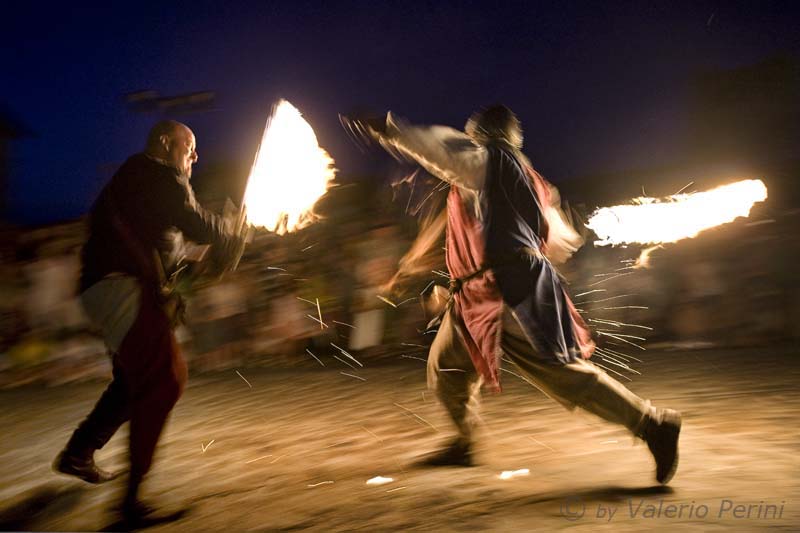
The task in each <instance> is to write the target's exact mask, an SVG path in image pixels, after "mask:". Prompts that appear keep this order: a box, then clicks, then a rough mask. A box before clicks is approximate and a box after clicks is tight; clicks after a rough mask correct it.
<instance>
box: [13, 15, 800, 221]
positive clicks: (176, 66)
mask: <svg viewBox="0 0 800 533" xmlns="http://www.w3.org/2000/svg"><path fill="white" fill-rule="evenodd" d="M15 4H21V3H15ZM2 9H3V12H2V14H1V15H0V20H2V23H0V24H2V31H0V65H2V69H3V70H2V83H0V106H2V107H5V108H6V109H7V110H9V111H10V112H11V113H12V114H13V115H14V116H15V117H16V118H18V119H19V120H20V121H22V122H23V123H24V124H25V125H26V126H27V127H28V128H29V129H31V130H32V131H33V132H34V133H35V136H34V137H29V138H25V139H22V140H20V141H17V142H15V143H14V145H13V152H12V158H13V160H12V163H13V165H12V181H11V201H12V208H13V213H14V216H15V218H16V219H17V220H20V221H27V222H42V221H47V220H57V219H63V218H68V217H72V216H77V215H79V214H81V213H83V212H85V210H86V209H87V208H88V206H89V205H90V203H91V201H92V199H93V197H94V195H95V194H96V192H97V191H98V190H99V188H100V186H102V183H103V182H104V181H105V180H107V179H108V178H109V177H110V175H111V174H112V173H113V171H114V170H115V168H116V166H118V165H119V164H120V163H121V162H122V161H123V160H124V159H125V158H126V157H127V156H128V155H130V154H131V153H134V152H136V151H138V150H139V149H140V148H141V145H142V143H143V139H144V137H145V135H146V132H147V130H148V129H149V127H150V126H151V125H152V123H153V122H154V121H155V120H156V119H157V118H159V117H158V116H156V115H144V114H136V113H133V112H131V111H130V110H129V109H128V108H127V107H126V104H125V101H124V95H125V94H127V93H130V92H134V91H138V90H144V89H151V90H155V91H158V92H159V93H160V94H161V95H166V96H169V95H173V94H180V93H186V92H192V91H200V90H211V91H215V92H216V94H217V101H216V109H215V110H213V111H209V112H205V113H196V114H190V115H179V116H175V117H174V118H178V119H179V120H183V121H185V122H187V123H188V124H189V125H190V126H191V127H192V128H193V129H194V130H195V132H196V133H197V137H198V151H199V154H200V163H199V165H198V169H197V170H198V172H202V169H203V166H204V165H206V164H208V163H209V162H214V161H231V160H246V161H248V162H249V160H250V159H251V158H252V157H253V153H254V151H255V148H256V143H257V141H258V138H259V136H260V133H261V132H260V130H261V128H263V124H264V120H265V118H266V114H267V112H268V110H269V107H270V104H271V103H272V102H273V101H274V100H275V99H276V98H277V97H285V98H287V99H289V100H290V101H292V102H293V103H294V104H295V105H296V106H297V107H299V108H300V110H301V111H303V112H304V114H305V115H306V117H307V118H308V120H309V121H310V122H311V123H312V125H313V126H314V128H315V130H316V131H317V134H318V137H319V139H320V142H321V144H322V145H323V146H325V147H326V148H327V149H328V151H329V152H330V153H331V154H332V155H333V157H334V158H335V159H336V161H337V166H338V167H339V168H340V171H341V172H342V173H345V174H355V173H358V172H362V171H363V169H364V168H366V167H365V165H367V164H368V162H367V161H365V160H366V159H369V156H366V157H365V156H363V155H361V154H359V153H358V152H357V151H356V150H355V149H354V148H353V147H352V145H351V144H350V142H349V141H348V140H347V139H346V137H345V136H344V134H343V132H342V131H341V130H340V128H339V126H338V121H337V113H340V112H341V113H350V112H353V111H354V110H361V111H363V110H371V111H376V112H382V111H385V110H388V109H391V110H393V111H396V112H397V113H399V114H401V115H405V116H407V117H409V118H411V119H412V120H415V121H422V122H437V123H445V124H450V125H454V126H462V125H463V123H464V121H465V120H466V118H467V117H468V115H469V114H470V113H471V111H472V110H473V109H475V108H476V107H479V106H480V105H483V104H486V103H493V102H503V103H505V104H507V105H509V106H510V107H512V108H513V109H515V110H516V111H517V112H518V114H519V115H520V118H521V119H522V121H523V126H524V127H525V131H526V152H527V153H528V154H529V155H530V156H531V158H532V159H533V161H534V163H535V164H536V165H537V166H538V167H539V169H540V170H541V171H543V173H544V174H546V175H547V176H549V177H551V179H553V180H554V181H556V182H559V181H561V180H567V179H570V178H573V177H575V176H580V175H582V174H586V173H591V172H601V171H614V170H622V169H626V168H632V167H637V166H642V165H646V164H664V163H666V162H668V161H669V160H670V158H671V157H672V156H673V154H674V151H675V150H676V149H677V148H676V147H677V146H678V145H679V144H680V138H681V133H682V128H683V127H684V124H685V120H686V116H685V110H686V89H687V83H688V82H689V80H690V79H691V78H692V76H694V75H695V74H696V73H698V72H699V71H703V70H706V69H719V68H733V67H737V66H742V65H747V64H751V63H754V62H757V61H759V60H762V59H764V58H766V57H769V56H772V55H774V54H776V53H781V52H784V53H785V52H788V53H790V54H794V55H795V56H796V55H797V54H798V52H800V31H798V29H797V28H798V26H800V24H799V22H800V17H798V15H799V14H800V9H799V8H798V6H797V3H796V2H770V1H759V2H730V1H695V2H686V3H683V2H655V3H650V2H636V1H633V2H552V3H545V2H501V1H493V2H467V1H465V2H449V1H430V2H413V1H406V2H367V1H362V2H334V1H328V2H323V1H319V2H306V1H291V2H279V1H272V2H267V1H262V2H198V1H195V2H185V3H183V2H158V3H154V4H152V5H148V4H146V3H142V4H141V5H139V4H133V3H116V2H105V3H103V4H100V5H97V6H86V7H74V6H71V5H61V6H55V7H51V6H48V5H46V4H37V3H32V4H31V5H29V6H27V7H20V6H18V5H15V6H13V7H8V4H6V5H5V6H4V7H3V8H2Z"/></svg>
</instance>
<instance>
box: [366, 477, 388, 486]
mask: <svg viewBox="0 0 800 533" xmlns="http://www.w3.org/2000/svg"><path fill="white" fill-rule="evenodd" d="M393 481H394V478H391V477H383V476H375V477H373V478H371V479H368V480H367V485H385V484H386V483H392V482H393Z"/></svg>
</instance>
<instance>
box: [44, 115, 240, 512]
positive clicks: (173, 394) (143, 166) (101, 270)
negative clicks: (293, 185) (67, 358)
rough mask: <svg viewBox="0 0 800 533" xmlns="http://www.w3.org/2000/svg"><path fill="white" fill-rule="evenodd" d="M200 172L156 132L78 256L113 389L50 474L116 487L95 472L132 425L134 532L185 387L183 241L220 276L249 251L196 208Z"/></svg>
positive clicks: (125, 169) (190, 146)
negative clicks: (99, 458)
mask: <svg viewBox="0 0 800 533" xmlns="http://www.w3.org/2000/svg"><path fill="white" fill-rule="evenodd" d="M196 162H197V149H196V142H195V137H194V134H193V133H192V131H191V130H190V129H189V128H188V127H187V126H186V125H184V124H181V123H179V122H174V121H163V122H159V123H158V124H156V125H155V126H154V127H153V129H152V130H151V131H150V134H149V135H148V138H147V145H146V147H145V151H144V152H143V153H139V154H136V155H134V156H132V157H130V158H129V159H128V160H127V161H126V162H125V163H124V164H123V165H122V167H120V169H119V170H118V171H117V173H116V174H114V176H113V177H112V179H111V181H110V182H109V183H108V184H107V185H106V186H105V188H104V189H103V190H102V192H101V193H100V196H99V197H98V199H97V201H96V202H95V204H94V206H93V207H92V209H91V213H90V217H89V239H88V241H87V242H86V245H85V246H84V248H83V252H82V263H83V269H82V272H81V279H80V292H81V301H82V303H83V307H84V309H85V310H86V313H87V315H88V316H89V318H90V319H91V321H92V322H93V323H94V324H95V325H96V326H97V327H98V328H99V329H100V330H101V331H102V334H103V338H104V340H105V342H106V344H107V345H108V348H109V352H110V354H111V355H112V362H113V380H112V382H111V384H110V385H109V386H108V388H107V389H106V390H105V392H104V393H103V395H102V396H101V397H100V400H99V401H98V402H97V404H96V405H95V407H94V409H93V410H92V412H91V413H90V414H89V415H88V416H87V417H86V419H85V420H84V421H83V422H82V423H81V424H80V425H79V426H78V428H77V429H76V430H75V432H74V433H73V435H72V437H71V438H70V440H69V442H68V443H67V445H66V447H65V448H64V450H63V451H62V452H61V453H60V454H59V456H58V457H57V458H56V461H55V463H54V465H53V467H54V469H55V470H56V471H57V472H60V473H62V474H67V475H71V476H75V477H78V478H80V479H82V480H84V481H86V482H89V483H95V484H96V483H104V482H106V481H110V480H111V479H114V478H115V477H117V475H118V473H110V472H106V471H104V470H102V469H100V468H99V467H97V465H96V464H95V462H94V452H95V451H96V450H99V449H100V448H102V447H103V446H104V445H105V444H106V443H107V442H108V441H109V439H111V437H112V436H113V435H114V433H116V431H117V429H119V427H120V426H121V425H122V424H123V423H124V422H127V421H130V463H131V468H130V475H129V482H128V490H127V493H126V496H125V499H124V500H123V503H122V505H121V506H120V511H121V513H122V516H123V518H124V519H125V520H127V521H128V522H130V523H133V524H135V523H136V522H137V521H139V520H141V519H143V518H144V517H146V516H147V515H148V514H150V513H151V512H152V509H151V508H149V507H147V506H145V505H144V504H143V503H142V502H141V501H140V499H139V486H140V485H141V483H142V480H143V479H144V476H145V474H146V473H147V471H148V470H149V469H150V466H151V464H152V460H153V454H154V451H155V448H156V443H157V442H158V438H159V435H160V434H161V431H162V429H163V427H164V424H165V423H166V420H167V417H168V415H169V413H170V411H171V410H172V407H173V406H174V405H175V403H176V402H177V400H178V398H179V397H180V395H181V393H182V391H183V388H184V385H185V383H186V379H187V368H186V362H185V361H184V359H183V357H182V355H181V354H180V352H179V350H178V346H177V344H176V342H175V337H174V335H173V326H174V325H175V322H176V316H175V314H176V313H175V310H176V307H177V305H176V303H177V298H176V296H175V295H174V294H171V293H170V292H169V290H168V284H167V283H166V280H167V279H169V277H170V275H171V274H172V273H174V272H175V271H176V270H177V269H178V268H179V267H180V263H181V245H182V242H183V237H185V238H187V239H189V240H192V241H194V242H197V243H200V244H210V245H212V251H216V253H213V254H212V256H213V257H214V258H215V260H216V262H217V264H218V267H220V268H221V269H224V268H225V266H226V265H231V264H233V263H234V262H236V261H237V260H238V257H239V256H240V255H241V251H242V250H243V241H242V240H241V239H240V238H239V237H238V236H235V235H232V234H231V233H230V232H229V231H228V230H226V229H225V225H224V224H223V221H222V219H220V218H219V217H217V216H215V215H213V214H211V213H209V212H208V211H206V210H204V209H203V208H202V207H201V206H199V205H198V204H197V201H196V200H195V197H194V193H193V191H192V188H191V185H190V184H189V179H190V177H191V174H192V165H193V164H194V163H196Z"/></svg>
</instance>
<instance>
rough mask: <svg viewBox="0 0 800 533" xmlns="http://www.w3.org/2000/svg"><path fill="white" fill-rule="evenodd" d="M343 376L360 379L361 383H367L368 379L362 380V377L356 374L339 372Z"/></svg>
mask: <svg viewBox="0 0 800 533" xmlns="http://www.w3.org/2000/svg"><path fill="white" fill-rule="evenodd" d="M339 373H340V374H341V375H343V376H349V377H351V378H356V379H360V380H361V381H367V378H362V377H361V376H356V375H355V374H348V373H347V372H339Z"/></svg>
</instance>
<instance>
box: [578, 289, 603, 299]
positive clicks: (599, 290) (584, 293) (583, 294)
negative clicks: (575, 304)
mask: <svg viewBox="0 0 800 533" xmlns="http://www.w3.org/2000/svg"><path fill="white" fill-rule="evenodd" d="M593 292H608V291H607V289H593V290H591V291H586V292H582V293H580V294H576V295H575V298H580V297H581V296H586V295H587V294H592V293H593Z"/></svg>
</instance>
